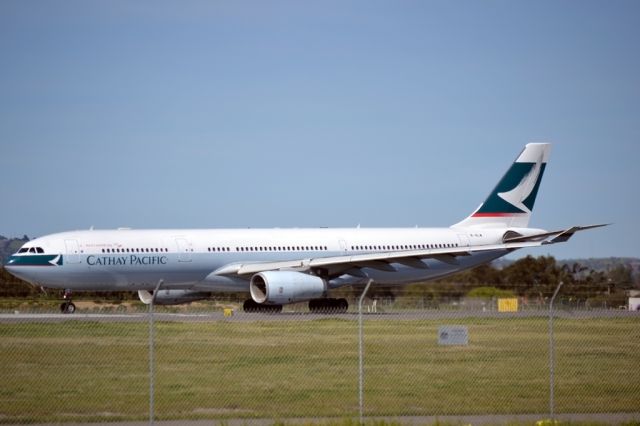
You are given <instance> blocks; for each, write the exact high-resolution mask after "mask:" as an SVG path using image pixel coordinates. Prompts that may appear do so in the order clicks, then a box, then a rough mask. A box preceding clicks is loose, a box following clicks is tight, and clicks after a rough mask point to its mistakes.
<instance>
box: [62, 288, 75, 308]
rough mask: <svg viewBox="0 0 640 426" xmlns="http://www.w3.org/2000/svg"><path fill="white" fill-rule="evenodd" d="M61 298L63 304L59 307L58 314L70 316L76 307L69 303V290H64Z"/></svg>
mask: <svg viewBox="0 0 640 426" xmlns="http://www.w3.org/2000/svg"><path fill="white" fill-rule="evenodd" d="M62 298H63V299H64V302H62V304H61V305H60V312H62V313H63V314H72V313H74V312H75V311H76V305H74V304H73V302H72V301H71V290H70V289H65V291H64V293H63V295H62Z"/></svg>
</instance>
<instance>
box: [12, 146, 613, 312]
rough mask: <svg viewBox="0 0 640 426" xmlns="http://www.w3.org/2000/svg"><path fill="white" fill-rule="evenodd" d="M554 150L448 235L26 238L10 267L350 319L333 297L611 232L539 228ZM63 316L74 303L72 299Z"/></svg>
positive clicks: (132, 233)
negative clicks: (539, 199) (351, 288)
mask: <svg viewBox="0 0 640 426" xmlns="http://www.w3.org/2000/svg"><path fill="white" fill-rule="evenodd" d="M550 148H551V146H550V144H546V143H531V144H528V145H526V147H525V148H524V150H523V151H522V152H521V153H520V155H519V156H518V157H517V159H516V160H515V162H514V163H513V164H512V165H511V167H510V168H509V170H507V173H506V174H505V175H504V176H503V177H502V179H501V180H500V181H499V182H498V185H497V186H496V187H495V189H494V190H493V191H491V193H489V196H488V197H487V199H486V200H485V201H484V202H483V203H482V204H481V205H480V207H478V208H477V209H476V210H475V211H474V212H473V213H472V214H471V215H470V216H469V217H467V218H466V219H464V220H462V221H461V222H458V223H456V224H455V225H452V226H450V227H448V228H380V229H366V228H350V229H326V228H320V229H167V230H131V229H118V230H88V231H73V232H63V233H58V234H52V235H47V236H44V237H41V238H37V239H34V240H32V241H29V242H27V243H26V244H25V245H24V246H23V247H22V248H20V249H19V250H18V252H17V253H15V254H14V255H12V256H11V258H10V259H9V261H8V263H7V265H6V266H5V268H6V269H7V270H8V271H9V272H10V273H12V274H13V275H15V276H17V277H19V278H22V279H23V280H25V281H28V282H30V283H32V284H34V285H38V286H43V287H52V288H60V289H66V290H67V291H66V292H65V294H70V292H71V291H72V290H73V291H81V290H91V291H97V290H98V291H99V290H105V291H118V290H126V291H131V290H134V291H138V294H139V296H140V299H141V300H142V301H143V302H145V303H150V302H151V300H152V299H153V300H154V301H155V303H157V304H178V303H186V302H191V301H195V300H200V299H204V298H207V297H210V293H211V292H225V291H230V292H247V293H248V294H250V298H247V301H246V302H245V303H244V310H245V311H269V312H278V311H280V310H282V305H285V304H289V303H296V302H307V301H308V302H309V309H310V310H311V311H315V312H318V311H327V310H337V311H342V312H344V311H346V310H347V309H348V304H347V301H346V300H345V299H335V298H330V297H329V295H330V294H331V291H332V290H333V289H337V288H340V287H342V286H347V285H354V284H363V283H366V282H368V281H370V280H372V282H373V283H380V284H387V285H389V284H407V283H413V282H418V281H426V280H432V279H435V278H440V277H443V276H445V275H449V274H453V273H456V272H459V271H462V270H464V269H469V268H473V267H474V266H478V265H480V264H483V263H487V262H490V261H492V260H494V259H497V258H499V257H501V256H504V255H506V254H508V253H511V252H513V251H514V250H517V249H520V248H525V247H537V246H543V245H546V244H555V243H559V242H564V241H567V240H568V239H569V238H570V237H571V236H573V234H574V233H576V232H577V231H581V230H585V229H589V228H595V227H599V226H604V225H590V226H573V227H570V228H567V229H562V230H557V231H546V230H544V229H537V228H530V227H529V219H530V217H531V211H532V209H533V204H534V202H535V199H536V195H537V194H538V189H539V187H540V181H541V180H542V175H543V174H544V171H545V167H546V164H547V161H548V159H549V152H550ZM152 292H154V293H155V298H154V294H152ZM61 309H62V311H63V312H67V313H70V312H73V311H74V310H75V306H74V305H73V303H72V302H71V300H70V298H69V299H67V300H65V302H64V303H63V304H62V305H61Z"/></svg>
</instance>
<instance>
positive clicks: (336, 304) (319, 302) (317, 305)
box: [309, 299, 349, 314]
mask: <svg viewBox="0 0 640 426" xmlns="http://www.w3.org/2000/svg"><path fill="white" fill-rule="evenodd" d="M348 309H349V302H347V299H314V300H310V301H309V311H311V313H314V314H344V313H346V312H347V310H348Z"/></svg>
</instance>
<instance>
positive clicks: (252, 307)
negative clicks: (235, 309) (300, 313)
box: [242, 299, 282, 314]
mask: <svg viewBox="0 0 640 426" xmlns="http://www.w3.org/2000/svg"><path fill="white" fill-rule="evenodd" d="M242 309H243V310H244V311H245V312H251V313H263V314H279V313H280V312H282V305H263V304H262V303H256V302H255V301H254V300H253V299H247V300H245V301H244V304H243V305H242Z"/></svg>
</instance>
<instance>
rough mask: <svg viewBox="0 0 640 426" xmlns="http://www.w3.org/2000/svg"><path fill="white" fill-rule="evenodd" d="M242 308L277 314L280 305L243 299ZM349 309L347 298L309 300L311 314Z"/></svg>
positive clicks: (341, 311)
mask: <svg viewBox="0 0 640 426" xmlns="http://www.w3.org/2000/svg"><path fill="white" fill-rule="evenodd" d="M242 309H243V310H244V311H245V312H249V313H267V314H278V313H280V312H282V305H264V304H261V303H256V302H255V301H254V300H253V299H247V300H245V302H244V304H243V305H242ZM347 310H349V302H347V299H313V300H310V301H309V311H310V312H311V313H313V314H344V313H346V312H347Z"/></svg>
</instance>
